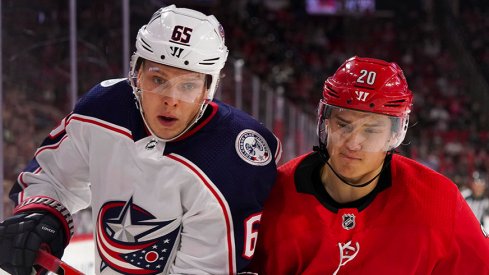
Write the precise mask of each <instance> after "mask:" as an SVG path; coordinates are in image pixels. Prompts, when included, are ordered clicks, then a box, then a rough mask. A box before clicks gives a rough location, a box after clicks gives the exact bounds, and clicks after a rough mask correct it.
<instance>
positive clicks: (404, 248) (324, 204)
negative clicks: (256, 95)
mask: <svg viewBox="0 0 489 275" xmlns="http://www.w3.org/2000/svg"><path fill="white" fill-rule="evenodd" d="M412 98H413V95H412V93H411V91H410V90H409V89H408V85H407V82H406V79H405V77H404V75H403V72H402V70H401V68H400V67H399V66H398V65H397V64H395V63H388V62H385V61H382V60H378V59H373V58H360V57H353V58H351V59H348V60H347V61H345V62H344V63H343V64H342V65H341V67H340V68H339V69H338V70H337V71H336V73H335V74H334V75H333V76H332V77H329V78H328V79H327V80H326V82H325V84H324V91H323V98H322V100H320V103H319V109H318V128H317V132H318V135H319V146H315V148H314V149H315V150H314V152H311V153H309V154H306V155H303V156H300V157H297V158H295V159H293V160H291V161H289V162H288V163H286V164H284V165H283V166H281V167H280V168H279V172H278V176H277V183H276V185H275V186H274V188H273V189H272V192H271V195H270V197H269V199H268V200H267V202H266V203H265V209H264V211H263V214H262V222H261V225H260V229H259V238H258V243H257V247H256V253H255V258H254V262H253V266H254V268H255V269H256V270H255V271H258V273H259V274H261V275H263V274H289V275H290V274H303V275H305V274H396V275H399V274H440V275H441V274H489V239H488V237H487V233H485V232H484V231H483V230H482V229H481V225H480V224H479V222H478V221H477V219H476V218H475V216H474V215H473V214H472V212H471V210H470V208H469V207H468V205H467V203H466V202H465V201H464V199H463V197H462V196H461V194H460V192H459V190H458V189H457V187H456V185H455V184H453V183H452V182H451V181H450V180H449V179H448V178H446V177H444V176H442V175H441V174H438V173H437V172H435V171H433V170H430V169H429V168H427V167H425V166H423V165H421V164H419V163H417V162H415V161H413V160H411V159H408V158H406V157H403V156H401V155H398V154H395V153H394V150H395V148H396V147H398V146H399V145H400V144H401V142H402V141H403V139H404V136H405V134H406V131H407V128H408V118H409V113H410V111H411V106H412Z"/></svg>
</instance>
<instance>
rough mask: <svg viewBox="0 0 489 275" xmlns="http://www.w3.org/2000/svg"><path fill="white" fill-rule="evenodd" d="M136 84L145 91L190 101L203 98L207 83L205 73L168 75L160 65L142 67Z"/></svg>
mask: <svg viewBox="0 0 489 275" xmlns="http://www.w3.org/2000/svg"><path fill="white" fill-rule="evenodd" d="M142 69H143V71H142V72H141V73H140V74H139V77H138V81H137V82H136V86H137V87H138V88H139V89H140V90H141V91H142V92H143V93H153V94H156V95H159V96H161V97H169V98H173V99H176V100H181V101H184V102H188V103H194V102H197V101H198V100H199V99H200V98H203V94H204V93H205V92H206V88H207V85H206V84H207V83H206V77H205V74H202V73H196V72H188V73H186V74H179V75H178V76H171V77H169V76H167V75H166V74H165V73H162V72H161V71H160V69H159V68H158V67H149V68H142Z"/></svg>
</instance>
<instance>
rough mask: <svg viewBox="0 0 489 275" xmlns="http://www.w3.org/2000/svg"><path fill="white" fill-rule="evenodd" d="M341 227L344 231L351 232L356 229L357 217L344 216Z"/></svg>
mask: <svg viewBox="0 0 489 275" xmlns="http://www.w3.org/2000/svg"><path fill="white" fill-rule="evenodd" d="M342 220H343V221H342V223H341V225H342V226H343V228H344V229H346V230H350V229H353V228H354V227H355V215H353V214H344V215H343V219H342Z"/></svg>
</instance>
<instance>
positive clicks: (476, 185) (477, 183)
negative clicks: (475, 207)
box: [471, 179, 486, 197]
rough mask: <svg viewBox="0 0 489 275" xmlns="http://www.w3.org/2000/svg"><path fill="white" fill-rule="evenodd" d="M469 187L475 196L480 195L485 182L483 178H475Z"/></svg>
mask: <svg viewBox="0 0 489 275" xmlns="http://www.w3.org/2000/svg"><path fill="white" fill-rule="evenodd" d="M471 187H472V192H473V194H474V196H475V197H482V196H483V195H484V191H485V190H486V183H485V181H484V180H481V179H476V180H474V181H473V182H472V184H471Z"/></svg>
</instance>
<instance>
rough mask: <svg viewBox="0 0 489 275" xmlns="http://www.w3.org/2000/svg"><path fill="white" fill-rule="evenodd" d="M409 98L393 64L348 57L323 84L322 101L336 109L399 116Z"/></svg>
mask: <svg viewBox="0 0 489 275" xmlns="http://www.w3.org/2000/svg"><path fill="white" fill-rule="evenodd" d="M412 98H413V95H412V93H411V91H410V90H409V89H408V85H407V81H406V78H405V77H404V73H403V72H402V70H401V68H400V67H399V66H398V65H397V64H396V63H388V62H385V61H383V60H379V59H374V58H361V57H357V56H355V57H352V58H350V59H348V60H347V61H345V62H344V63H343V65H341V66H340V67H339V68H338V70H337V71H336V73H335V74H334V75H333V76H331V77H329V78H328V79H327V80H326V81H325V83H324V89H323V100H324V101H325V103H326V104H330V105H334V106H336V107H341V108H347V109H354V110H358V111H365V112H371V113H378V114H384V115H389V116H395V117H403V116H406V115H408V114H409V113H410V111H411V104H412Z"/></svg>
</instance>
